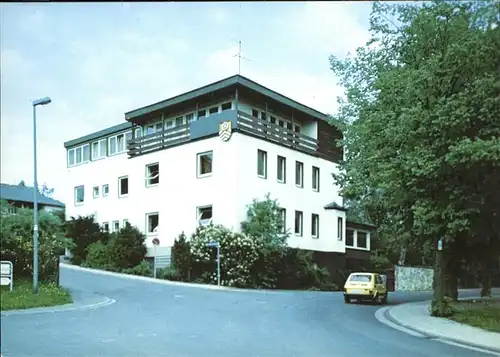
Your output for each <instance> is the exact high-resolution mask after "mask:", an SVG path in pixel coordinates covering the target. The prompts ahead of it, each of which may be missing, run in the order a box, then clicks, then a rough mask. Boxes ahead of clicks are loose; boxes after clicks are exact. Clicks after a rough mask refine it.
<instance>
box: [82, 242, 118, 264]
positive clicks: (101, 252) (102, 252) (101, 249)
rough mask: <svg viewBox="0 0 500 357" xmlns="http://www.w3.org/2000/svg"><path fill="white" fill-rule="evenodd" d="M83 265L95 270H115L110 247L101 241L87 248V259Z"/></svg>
mask: <svg viewBox="0 0 500 357" xmlns="http://www.w3.org/2000/svg"><path fill="white" fill-rule="evenodd" d="M83 265H85V266H86V267H89V268H95V269H105V270H115V269H114V267H113V264H112V263H111V259H110V256H109V250H108V246H107V245H106V244H104V243H103V242H101V241H99V242H95V243H92V244H91V245H89V246H88V247H87V258H86V259H85V262H84V263H83Z"/></svg>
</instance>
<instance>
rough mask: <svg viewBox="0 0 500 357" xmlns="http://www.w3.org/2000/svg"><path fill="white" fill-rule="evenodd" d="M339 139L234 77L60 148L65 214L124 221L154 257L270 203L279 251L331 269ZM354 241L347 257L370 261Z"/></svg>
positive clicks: (112, 227) (338, 223)
mask: <svg viewBox="0 0 500 357" xmlns="http://www.w3.org/2000/svg"><path fill="white" fill-rule="evenodd" d="M342 137H343V134H342V132H341V131H340V130H339V129H338V128H336V127H334V126H332V125H330V123H329V117H328V116H327V115H326V114H323V113H321V112H319V111H317V110H315V109H312V108H310V107H308V106H305V105H303V104H300V103H298V102H296V101H294V100H292V99H290V98H287V97H285V96H284V95H281V94H279V93H277V92H274V91H273V90H271V89H269V88H266V87H264V86H262V85H260V84H258V83H256V82H254V81H252V80H250V79H248V78H246V77H243V76H241V75H235V76H232V77H229V78H226V79H223V80H221V81H218V82H215V83H211V84H208V85H206V86H203V87H201V88H197V89H194V90H192V91H190V92H187V93H184V94H180V95H178V96H175V97H173V98H169V99H166V100H164V101H161V102H159V103H154V104H151V105H148V106H146V107H143V108H139V109H135V110H132V111H130V112H127V113H125V120H124V122H122V123H118V124H117V125H115V126H112V127H109V128H105V129H103V130H100V131H98V132H94V133H90V134H88V135H84V136H82V137H79V138H76V139H73V140H70V141H68V142H66V143H64V147H65V149H66V158H67V167H68V169H67V180H66V182H67V185H68V186H67V188H66V190H65V193H64V196H65V199H66V200H67V201H66V202H71V204H68V207H66V214H67V216H74V217H77V216H79V215H82V216H83V215H89V214H93V215H94V216H95V218H96V220H97V221H98V222H99V223H100V224H101V225H102V226H103V228H104V229H107V230H109V231H116V230H119V229H120V228H121V227H123V225H124V224H125V222H130V223H131V224H132V225H134V226H137V227H138V228H139V229H140V230H142V231H143V232H144V234H145V235H146V237H147V239H146V245H147V247H148V254H149V255H151V254H158V255H160V254H168V252H169V249H170V247H171V246H172V245H173V243H174V240H175V238H176V237H177V236H178V235H179V234H180V233H181V232H185V234H186V235H188V236H189V235H190V234H191V233H192V232H194V231H195V230H196V227H197V226H199V225H205V224H209V223H210V222H213V223H214V224H222V225H224V226H226V227H228V228H230V229H233V230H235V231H239V230H240V229H241V222H242V221H244V220H245V219H246V209H247V205H248V204H250V203H251V202H252V199H254V198H256V199H264V197H265V195H266V194H267V193H270V194H271V197H272V198H273V199H277V200H278V202H279V204H280V206H281V214H282V217H283V220H284V222H285V225H286V228H287V229H288V230H289V231H290V233H291V236H290V238H289V240H288V244H289V246H291V247H293V248H299V249H306V250H312V251H316V252H321V255H322V256H323V258H324V259H326V260H328V261H330V262H332V261H335V265H336V266H339V268H341V267H342V266H345V255H346V239H347V236H346V232H349V231H346V213H345V209H343V208H342V204H343V199H342V197H341V196H340V194H339V187H338V186H336V185H335V184H334V181H333V179H332V173H338V172H339V162H340V160H342V158H343V155H344V153H343V149H342V148H341V147H338V146H337V140H338V139H342ZM331 201H334V202H335V205H337V206H335V207H334V206H332V205H328V203H329V202H331ZM361 235H362V234H361ZM361 235H359V236H358V239H357V241H356V238H354V241H353V245H352V246H351V247H350V248H348V249H353V250H360V251H362V252H365V251H369V247H370V243H369V240H370V236H369V233H368V235H367V236H366V243H363V242H365V241H363V238H360V237H361ZM155 239H158V240H159V245H158V246H157V247H156V248H155V249H153V243H152V242H153V240H155ZM354 242H359V244H354ZM363 244H364V245H363ZM155 251H156V253H154V252H155Z"/></svg>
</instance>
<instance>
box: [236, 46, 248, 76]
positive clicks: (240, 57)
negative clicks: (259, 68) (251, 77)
mask: <svg viewBox="0 0 500 357" xmlns="http://www.w3.org/2000/svg"><path fill="white" fill-rule="evenodd" d="M233 57H238V74H241V60H242V59H244V60H246V61H251V60H250V59H248V58H245V57H243V56H242V55H241V40H238V53H237V54H235V55H234V56H233Z"/></svg>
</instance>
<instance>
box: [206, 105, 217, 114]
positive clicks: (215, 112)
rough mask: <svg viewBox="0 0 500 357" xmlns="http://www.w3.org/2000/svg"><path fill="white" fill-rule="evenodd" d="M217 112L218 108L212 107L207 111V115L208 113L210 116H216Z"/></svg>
mask: <svg viewBox="0 0 500 357" xmlns="http://www.w3.org/2000/svg"><path fill="white" fill-rule="evenodd" d="M218 112H219V107H218V106H217V107H212V108H210V109H209V110H208V113H209V114H210V115H212V114H217V113H218Z"/></svg>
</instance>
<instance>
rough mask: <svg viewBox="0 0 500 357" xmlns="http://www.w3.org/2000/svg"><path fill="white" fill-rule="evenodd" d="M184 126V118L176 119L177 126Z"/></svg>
mask: <svg viewBox="0 0 500 357" xmlns="http://www.w3.org/2000/svg"><path fill="white" fill-rule="evenodd" d="M182 125H184V117H178V118H175V126H182Z"/></svg>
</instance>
